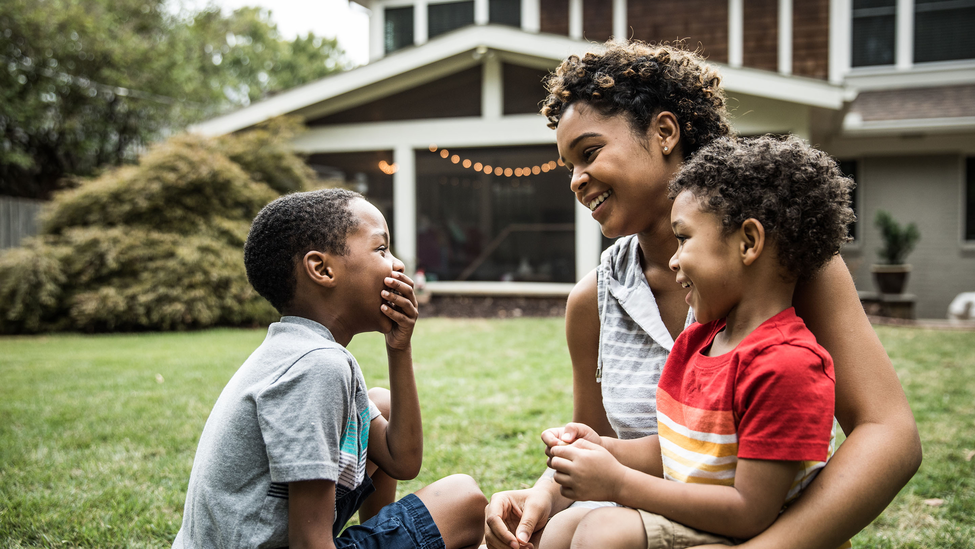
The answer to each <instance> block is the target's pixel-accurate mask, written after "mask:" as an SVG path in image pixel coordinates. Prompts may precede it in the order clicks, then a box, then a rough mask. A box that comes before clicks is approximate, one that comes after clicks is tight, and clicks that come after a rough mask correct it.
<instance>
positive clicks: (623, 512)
mask: <svg viewBox="0 0 975 549" xmlns="http://www.w3.org/2000/svg"><path fill="white" fill-rule="evenodd" d="M588 547H600V548H605V549H647V530H646V528H645V527H644V526H643V519H642V518H641V517H640V513H639V511H636V510H635V509H628V508H626V507H600V508H599V509H592V510H591V511H590V512H589V513H587V514H586V515H585V516H584V517H583V518H582V520H581V521H580V522H579V524H578V527H577V528H576V531H575V535H573V536H572V549H584V548H588Z"/></svg>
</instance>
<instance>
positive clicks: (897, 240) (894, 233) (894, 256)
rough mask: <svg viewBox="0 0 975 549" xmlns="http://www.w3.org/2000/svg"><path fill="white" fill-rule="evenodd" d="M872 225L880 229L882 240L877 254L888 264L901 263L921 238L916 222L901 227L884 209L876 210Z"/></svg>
mask: <svg viewBox="0 0 975 549" xmlns="http://www.w3.org/2000/svg"><path fill="white" fill-rule="evenodd" d="M874 225H876V227H877V228H878V229H880V237H881V238H882V239H883V242H884V245H883V246H882V247H881V248H878V249H877V254H878V255H880V258H881V259H882V260H883V261H884V263H888V264H890V265H901V264H903V263H904V259H905V258H907V254H909V253H911V251H912V250H913V249H914V245H915V244H917V241H918V240H920V239H921V232H920V231H918V229H917V225H916V224H914V223H911V224H910V225H907V226H906V227H901V226H900V224H899V223H897V221H896V220H895V219H894V216H892V215H890V212H887V211H885V210H877V216H876V217H875V218H874Z"/></svg>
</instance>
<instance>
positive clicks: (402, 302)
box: [382, 290, 419, 318]
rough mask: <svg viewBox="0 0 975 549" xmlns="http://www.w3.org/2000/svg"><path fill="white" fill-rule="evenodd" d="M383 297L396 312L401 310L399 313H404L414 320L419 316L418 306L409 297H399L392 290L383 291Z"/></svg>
mask: <svg viewBox="0 0 975 549" xmlns="http://www.w3.org/2000/svg"><path fill="white" fill-rule="evenodd" d="M382 296H383V299H385V300H386V304H387V305H389V306H390V307H392V308H393V309H394V310H399V312H402V313H404V314H405V315H406V316H409V317H412V318H416V317H417V316H418V315H419V313H418V311H419V309H418V307H417V305H416V304H415V303H413V302H412V301H411V300H410V299H409V298H408V297H406V296H402V295H399V294H397V293H394V292H392V291H390V290H383V293H382Z"/></svg>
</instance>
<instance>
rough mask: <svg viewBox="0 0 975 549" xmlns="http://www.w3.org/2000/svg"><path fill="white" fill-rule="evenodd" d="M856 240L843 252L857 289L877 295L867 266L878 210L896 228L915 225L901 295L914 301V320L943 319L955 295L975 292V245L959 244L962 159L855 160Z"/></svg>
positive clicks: (876, 236) (873, 256) (876, 239)
mask: <svg viewBox="0 0 975 549" xmlns="http://www.w3.org/2000/svg"><path fill="white" fill-rule="evenodd" d="M859 164H860V167H859V174H858V178H857V181H858V187H859V192H860V207H859V211H858V212H857V215H858V216H859V217H860V223H859V229H858V232H859V234H858V241H857V242H856V243H855V244H854V245H852V246H847V248H846V249H845V250H844V252H843V256H844V259H845V260H846V262H847V264H848V266H849V267H850V270H851V272H852V273H853V276H854V280H855V281H856V285H857V289H858V290H861V291H876V287H875V285H874V282H873V279H872V275H871V273H870V265H871V264H873V263H875V262H877V253H876V250H877V249H878V248H879V247H880V245H881V239H880V233H879V231H878V230H877V229H876V227H874V225H873V219H874V215H875V214H876V212H877V210H880V209H883V210H887V211H889V212H890V213H891V214H892V215H893V216H894V219H896V220H897V221H898V222H900V223H901V224H906V223H911V222H913V223H916V224H917V226H918V229H919V230H920V232H921V240H920V241H919V242H918V244H917V246H916V247H915V249H914V251H913V252H912V253H911V254H910V255H909V256H908V258H907V261H908V262H909V263H910V264H911V265H912V266H913V271H912V272H911V274H910V277H909V279H908V282H907V288H906V290H905V291H906V292H907V293H911V294H914V295H916V296H917V305H916V310H915V313H916V316H917V317H918V318H944V317H945V314H946V311H947V308H948V304H949V303H950V302H951V300H952V298H954V297H955V296H956V295H957V294H959V293H961V292H965V291H969V292H970V291H973V290H975V246H971V245H969V246H966V245H965V244H964V243H963V242H962V240H961V236H962V223H963V222H964V218H963V215H964V212H963V211H962V208H964V201H963V196H964V194H963V193H964V158H963V157H962V156H959V155H940V154H932V155H924V156H920V155H913V156H912V155H901V156H867V157H863V158H861V159H859Z"/></svg>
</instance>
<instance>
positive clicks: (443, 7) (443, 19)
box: [427, 0, 474, 38]
mask: <svg viewBox="0 0 975 549" xmlns="http://www.w3.org/2000/svg"><path fill="white" fill-rule="evenodd" d="M427 24H428V25H429V29H430V30H429V31H428V32H429V37H430V38H433V37H435V36H439V35H441V34H443V33H445V32H450V31H452V30H454V29H459V28H461V27H464V26H467V25H473V24H474V0H468V1H466V2H445V3H442V4H430V5H428V6H427Z"/></svg>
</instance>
